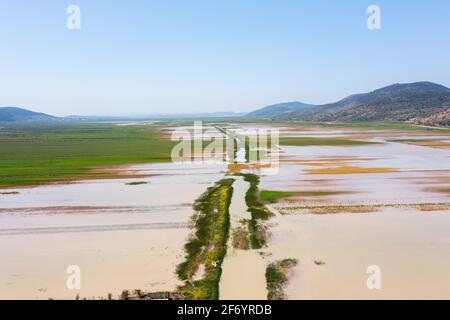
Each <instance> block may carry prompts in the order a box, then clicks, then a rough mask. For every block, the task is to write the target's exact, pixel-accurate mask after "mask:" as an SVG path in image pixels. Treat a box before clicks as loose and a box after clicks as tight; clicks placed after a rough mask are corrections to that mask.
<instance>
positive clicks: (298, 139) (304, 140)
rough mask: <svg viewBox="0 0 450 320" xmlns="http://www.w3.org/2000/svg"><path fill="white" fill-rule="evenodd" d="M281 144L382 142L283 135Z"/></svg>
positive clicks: (362, 143) (353, 144)
mask: <svg viewBox="0 0 450 320" xmlns="http://www.w3.org/2000/svg"><path fill="white" fill-rule="evenodd" d="M280 144H281V145H284V146H302V147H306V146H360V145H368V144H381V143H380V142H372V141H360V140H347V139H334V138H305V137H289V138H286V137H283V138H280Z"/></svg>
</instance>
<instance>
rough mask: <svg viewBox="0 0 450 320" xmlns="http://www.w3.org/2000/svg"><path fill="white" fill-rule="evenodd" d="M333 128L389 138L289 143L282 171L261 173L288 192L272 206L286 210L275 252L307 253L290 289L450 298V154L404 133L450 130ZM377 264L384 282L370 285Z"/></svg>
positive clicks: (296, 294) (312, 295)
mask: <svg viewBox="0 0 450 320" xmlns="http://www.w3.org/2000/svg"><path fill="white" fill-rule="evenodd" d="M328 133H329V136H330V137H335V135H339V136H340V137H344V138H351V139H355V136H356V137H357V138H358V139H362V138H363V139H364V140H368V141H376V142H381V144H377V145H361V146H299V147H295V146H286V147H283V148H282V156H281V159H280V168H279V173H278V174H277V175H267V176H262V178H261V185H260V188H261V189H262V190H275V191H283V192H288V193H289V197H285V198H283V199H280V200H279V201H278V202H277V203H274V204H271V205H270V206H269V207H270V208H271V210H272V211H274V212H276V213H277V216H276V218H274V219H273V220H272V221H273V222H274V224H275V226H274V227H273V228H272V229H271V231H272V238H271V241H270V244H269V248H270V249H269V251H271V252H272V253H273V259H279V258H284V257H286V256H289V257H291V258H296V259H298V261H299V264H298V266H297V267H296V268H295V273H294V276H293V277H292V278H291V280H290V282H289V285H288V287H287V288H286V294H287V295H288V297H289V298H290V299H395V298H396V299H399V298H405V299H448V298H449V297H450V296H449V290H450V272H449V267H450V255H449V254H448V253H449V250H450V236H449V232H448V230H450V201H449V200H450V199H449V195H450V193H449V189H448V188H449V182H450V180H449V179H450V158H449V156H450V152H449V150H448V148H435V147H429V146H418V145H415V144H410V143H403V142H398V141H396V140H398V139H405V138H406V139H431V140H432V139H436V140H438V139H442V140H447V139H448V138H447V137H446V136H444V137H442V136H436V137H434V136H432V135H430V134H429V133H423V134H422V135H421V133H418V132H389V133H386V132H376V131H372V132H364V133H362V132H358V131H352V132H345V131H330V132H328ZM282 134H284V133H282ZM289 134H294V132H293V131H290V132H289ZM297 134H298V135H300V136H301V135H303V133H297ZM307 134H309V135H312V134H314V132H307ZM319 134H320V135H321V136H323V135H324V134H326V133H325V132H320V133H319ZM374 267H375V268H376V270H377V272H378V271H379V273H378V274H379V281H380V282H379V287H376V288H373V287H370V285H368V284H367V282H368V281H370V276H371V275H372V273H371V272H372V271H371V270H373V269H372V268H374ZM378 274H377V275H378Z"/></svg>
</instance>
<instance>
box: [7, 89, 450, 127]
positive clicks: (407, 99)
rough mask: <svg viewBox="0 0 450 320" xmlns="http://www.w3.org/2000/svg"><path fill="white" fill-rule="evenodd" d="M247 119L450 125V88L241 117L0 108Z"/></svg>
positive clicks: (24, 115) (27, 114) (28, 115)
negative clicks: (400, 122)
mask: <svg viewBox="0 0 450 320" xmlns="http://www.w3.org/2000/svg"><path fill="white" fill-rule="evenodd" d="M231 117H234V118H236V117H244V118H247V119H271V120H302V121H317V122H334V121H339V122H352V121H376V120H377V121H404V122H411V123H416V124H425V125H445V126H448V125H450V89H449V88H447V87H445V86H442V85H439V84H436V83H432V82H415V83H406V84H399V83H397V84H393V85H390V86H387V87H384V88H381V89H377V90H375V91H371V92H368V93H361V94H354V95H351V96H348V97H346V98H344V99H342V100H339V101H337V102H334V103H329V104H323V105H312V104H307V103H302V102H296V101H294V102H285V103H279V104H274V105H270V106H267V107H264V108H261V109H258V110H256V111H253V112H250V113H247V114H244V113H234V112H215V113H198V114H159V115H142V116H139V115H137V116H118V117H114V116H68V117H63V118H59V117H54V116H51V115H48V114H44V113H38V112H33V111H29V110H26V109H22V108H17V107H3V108H0V122H2V123H5V122H7V123H8V122H9V123H11V122H55V121H124V120H128V121H138V120H157V119H202V118H203V119H204V118H231Z"/></svg>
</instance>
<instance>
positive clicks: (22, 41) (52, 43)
mask: <svg viewBox="0 0 450 320" xmlns="http://www.w3.org/2000/svg"><path fill="white" fill-rule="evenodd" d="M71 4H76V5H79V6H80V8H81V30H77V31H69V30H68V29H67V28H66V19H67V17H68V15H67V14H66V8H67V6H69V5H71ZM370 4H376V5H378V6H379V7H380V8H381V18H382V22H381V23H382V29H381V30H376V31H370V30H368V29H367V28H366V19H367V14H366V9H367V7H368V6H369V5H370ZM0 38H1V39H0V40H1V41H0V46H1V47H0V70H1V77H0V87H1V91H0V92H1V94H0V105H3V106H6V105H15V106H23V107H26V108H29V109H32V110H37V111H41V112H47V113H51V114H55V115H69V114H87V115H88V114H91V115H92V114H99V115H106V114H114V115H115V114H150V113H180V112H189V113H192V112H214V111H224V110H231V111H250V110H253V109H255V108H258V107H261V106H265V105H268V104H272V103H278V102H283V101H291V100H298V101H303V102H307V103H326V102H332V101H335V100H338V99H340V98H342V97H344V96H346V95H349V94H352V93H357V92H365V91H370V90H373V89H376V88H378V87H382V86H385V85H389V84H392V83H396V82H413V81H421V80H428V81H434V82H438V83H441V84H443V85H446V86H450V59H449V56H450V55H449V52H450V1H447V0H431V1H425V0H422V1H406V0H396V1H378V0H373V1H362V0H353V1H351V0H349V1H333V0H329V1H324V0H318V1H317V0H316V1H302V0H147V1H144V0H142V1H137V0H130V1H120V2H119V1H112V0H110V1H102V0H88V1H85V0H79V1H75V0H73V1H62V0H60V1H58V0H41V1H29V0H14V1H13V0H10V1H5V0H0Z"/></svg>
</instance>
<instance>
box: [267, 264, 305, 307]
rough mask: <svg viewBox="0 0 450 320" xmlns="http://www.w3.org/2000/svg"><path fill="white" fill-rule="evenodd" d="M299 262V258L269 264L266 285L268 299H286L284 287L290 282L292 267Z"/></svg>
mask: <svg viewBox="0 0 450 320" xmlns="http://www.w3.org/2000/svg"><path fill="white" fill-rule="evenodd" d="M297 264H298V261H297V259H284V260H281V261H276V262H273V263H271V264H269V265H268V266H267V268H266V286H267V299H268V300H284V299H286V295H285V294H284V288H285V286H286V285H287V282H288V274H289V271H290V269H292V268H293V267H295V266H296V265H297Z"/></svg>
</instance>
